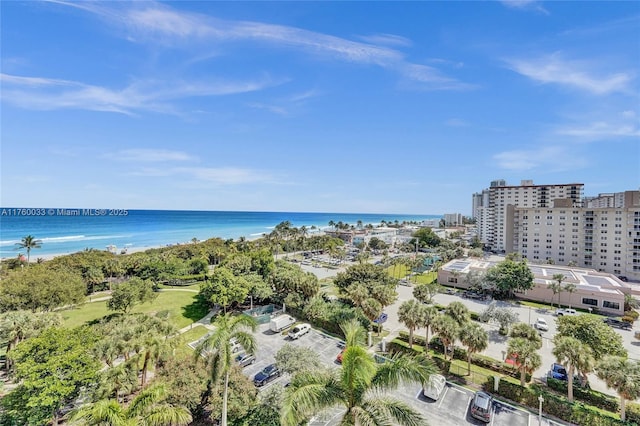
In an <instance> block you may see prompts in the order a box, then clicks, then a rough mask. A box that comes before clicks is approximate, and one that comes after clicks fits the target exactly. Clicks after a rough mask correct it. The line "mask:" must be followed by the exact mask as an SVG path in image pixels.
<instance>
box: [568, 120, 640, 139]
mask: <svg viewBox="0 0 640 426" xmlns="http://www.w3.org/2000/svg"><path fill="white" fill-rule="evenodd" d="M557 133H558V134H560V135H567V136H575V137H578V138H581V139H587V140H599V139H611V138H616V137H622V138H627V137H640V128H639V127H638V125H637V124H636V125H634V124H613V123H607V122H604V121H596V122H593V123H588V124H586V125H585V126H583V127H566V128H561V129H559V130H558V131H557Z"/></svg>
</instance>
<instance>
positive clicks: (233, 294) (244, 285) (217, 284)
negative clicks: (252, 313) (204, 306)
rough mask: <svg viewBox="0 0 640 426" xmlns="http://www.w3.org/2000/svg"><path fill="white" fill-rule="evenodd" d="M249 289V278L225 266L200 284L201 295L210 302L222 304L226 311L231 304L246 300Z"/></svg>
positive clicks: (218, 268) (217, 269) (220, 267)
mask: <svg viewBox="0 0 640 426" xmlns="http://www.w3.org/2000/svg"><path fill="white" fill-rule="evenodd" d="M249 291H251V288H250V285H249V283H248V282H247V280H245V279H244V278H243V277H241V276H235V275H234V274H233V272H232V271H231V270H230V269H227V268H225V267H224V266H219V267H217V268H216V269H215V270H214V271H213V274H212V275H211V277H210V278H209V280H207V281H206V282H205V283H202V284H201V285H200V295H201V296H202V297H203V298H204V299H205V300H207V301H208V302H209V303H212V304H214V305H220V306H222V307H223V308H224V310H225V312H226V310H227V307H229V306H230V305H232V304H234V303H241V302H244V301H245V300H246V299H247V296H248V295H249Z"/></svg>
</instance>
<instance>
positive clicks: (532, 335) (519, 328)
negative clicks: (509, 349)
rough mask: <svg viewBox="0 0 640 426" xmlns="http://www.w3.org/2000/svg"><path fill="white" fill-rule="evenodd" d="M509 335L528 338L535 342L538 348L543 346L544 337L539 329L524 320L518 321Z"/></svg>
mask: <svg viewBox="0 0 640 426" xmlns="http://www.w3.org/2000/svg"><path fill="white" fill-rule="evenodd" d="M509 337H513V338H515V337H522V338H523V339H527V340H528V341H530V342H531V343H533V344H535V346H536V348H537V349H540V348H542V337H540V334H538V330H536V329H535V328H533V327H531V326H530V325H529V324H525V323H523V322H519V323H517V324H516V325H514V326H513V328H512V329H511V332H510V333H509Z"/></svg>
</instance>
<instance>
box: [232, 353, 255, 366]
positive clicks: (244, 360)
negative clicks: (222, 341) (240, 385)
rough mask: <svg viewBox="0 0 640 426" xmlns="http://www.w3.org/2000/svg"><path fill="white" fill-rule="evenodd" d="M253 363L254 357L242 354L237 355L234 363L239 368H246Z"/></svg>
mask: <svg viewBox="0 0 640 426" xmlns="http://www.w3.org/2000/svg"><path fill="white" fill-rule="evenodd" d="M254 362H256V357H255V355H251V354H248V353H244V352H243V353H241V354H238V356H236V363H238V365H239V366H240V367H246V366H247V365H251V364H253V363H254Z"/></svg>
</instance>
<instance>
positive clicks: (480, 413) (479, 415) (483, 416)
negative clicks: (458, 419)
mask: <svg viewBox="0 0 640 426" xmlns="http://www.w3.org/2000/svg"><path fill="white" fill-rule="evenodd" d="M492 406H493V397H492V396H491V395H489V394H488V393H486V392H480V391H478V392H476V394H475V395H474V396H473V401H471V416H473V417H475V418H476V419H478V420H481V421H483V422H485V423H489V422H490V421H491V407H492Z"/></svg>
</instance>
